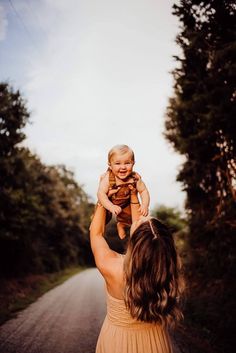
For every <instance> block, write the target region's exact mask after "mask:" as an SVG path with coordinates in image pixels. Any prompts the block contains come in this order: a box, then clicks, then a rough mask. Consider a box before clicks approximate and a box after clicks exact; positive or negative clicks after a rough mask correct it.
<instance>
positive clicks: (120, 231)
mask: <svg viewBox="0 0 236 353" xmlns="http://www.w3.org/2000/svg"><path fill="white" fill-rule="evenodd" d="M125 227H126V225H125V224H124V223H122V222H117V231H118V235H119V237H120V239H124V238H125V237H126V233H125Z"/></svg>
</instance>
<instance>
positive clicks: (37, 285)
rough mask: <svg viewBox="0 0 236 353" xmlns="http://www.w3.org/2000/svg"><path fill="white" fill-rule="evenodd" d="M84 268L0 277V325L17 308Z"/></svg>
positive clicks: (25, 305)
mask: <svg viewBox="0 0 236 353" xmlns="http://www.w3.org/2000/svg"><path fill="white" fill-rule="evenodd" d="M84 269H85V268H83V267H74V268H68V269H65V270H63V271H60V272H56V273H50V274H42V275H35V274H31V275H27V276H25V277H21V278H12V279H8V280H6V279H1V283H0V303H1V306H0V325H1V324H3V323H4V322H5V321H7V320H8V319H10V318H12V317H14V316H16V313H17V312H18V311H19V310H23V309H25V308H26V307H27V306H28V305H29V304H31V303H33V302H34V301H35V300H36V299H37V298H39V297H40V296H41V295H43V294H44V293H46V292H48V291H49V290H50V289H52V288H54V287H56V286H58V285H60V284H62V283H63V282H65V281H66V280H67V279H68V278H70V277H71V276H73V275H75V274H77V273H79V272H81V271H83V270H84Z"/></svg>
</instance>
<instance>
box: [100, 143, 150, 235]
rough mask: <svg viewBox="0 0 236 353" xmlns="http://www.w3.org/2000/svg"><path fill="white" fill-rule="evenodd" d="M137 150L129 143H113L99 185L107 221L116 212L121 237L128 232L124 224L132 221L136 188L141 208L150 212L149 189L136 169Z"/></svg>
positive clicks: (145, 211)
mask: <svg viewBox="0 0 236 353" xmlns="http://www.w3.org/2000/svg"><path fill="white" fill-rule="evenodd" d="M134 163H135V160H134V152H133V151H132V149H131V148H130V147H128V146H126V145H117V146H114V147H113V148H112V149H111V150H110V151H109V153H108V166H109V167H108V170H107V172H106V173H105V174H103V175H102V177H101V179H100V183H99V187H98V193H97V196H98V201H99V202H100V204H102V206H103V207H105V208H106V210H107V214H106V223H108V222H109V221H110V219H111V217H112V214H113V215H115V216H117V230H118V234H119V237H120V238H121V239H123V238H124V237H125V236H126V233H125V227H126V226H129V225H131V223H132V221H131V208H130V193H131V189H132V188H136V189H137V191H138V193H139V195H140V197H141V206H140V212H141V214H142V215H143V216H147V215H148V207H149V202H150V197H149V192H148V190H147V188H146V186H145V184H144V182H143V181H142V179H141V177H140V175H139V174H138V173H136V172H134V171H133V166H134Z"/></svg>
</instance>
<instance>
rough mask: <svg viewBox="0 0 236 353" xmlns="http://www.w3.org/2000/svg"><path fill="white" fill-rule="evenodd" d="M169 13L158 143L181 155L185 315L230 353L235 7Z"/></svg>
mask: <svg viewBox="0 0 236 353" xmlns="http://www.w3.org/2000/svg"><path fill="white" fill-rule="evenodd" d="M173 10H174V14H175V15H176V16H178V18H179V20H180V23H181V26H180V33H179V35H178V36H177V38H176V42H177V43H178V45H179V46H180V47H181V49H182V53H181V54H180V55H179V56H177V57H176V60H177V68H176V69H175V70H174V71H173V76H174V95H173V97H172V98H171V99H170V100H169V106H168V108H167V113H166V120H165V128H166V130H165V136H166V138H167V140H168V141H169V142H170V143H171V144H172V146H173V147H174V148H175V150H176V151H178V152H179V153H181V154H182V155H184V156H185V162H184V163H183V165H182V168H181V170H180V172H179V174H178V176H177V180H178V181H180V182H181V183H182V185H183V189H184V190H185V191H186V193H187V200H186V209H187V213H188V219H189V225H190V233H189V244H190V248H189V250H190V251H191V257H190V258H191V263H189V264H188V265H189V267H188V272H187V273H188V276H191V277H190V280H189V285H190V292H191V293H190V297H189V300H188V305H189V308H190V309H189V312H190V315H192V318H193V320H195V321H194V322H195V323H196V320H198V321H199V323H200V324H199V326H198V328H201V327H204V328H205V332H208V333H209V332H210V333H211V335H212V336H211V341H212V342H213V341H215V342H216V345H215V346H216V347H218V348H219V347H222V348H223V350H224V352H230V351H231V350H232V347H231V343H232V337H233V334H232V327H233V315H232V314H231V311H230V309H229V308H230V307H231V305H233V301H232V298H233V296H234V293H235V290H234V288H233V286H232V283H233V278H234V277H233V264H234V260H235V254H234V252H233V249H234V247H233V241H234V232H235V228H236V222H235V219H236V208H235V199H236V191H235V187H236V162H235V160H236V159H235V150H236V142H235V141H236V138H235V137H236V120H235V116H236V105H235V98H236V95H235V81H236V77H235V76H236V60H235V58H236V50H235V49H236V44H235V43H236V40H235V39H236V7H235V2H234V1H231V0H222V1H218V0H210V1H206V0H181V1H179V2H178V4H176V5H174V7H173ZM201 313H202V314H201ZM225 315H227V317H226V316H225ZM223 317H224V320H222V318H223ZM216 322H217V324H216ZM226 322H227V324H226ZM219 349H220V348H219ZM198 351H199V350H198ZM201 351H202V350H201Z"/></svg>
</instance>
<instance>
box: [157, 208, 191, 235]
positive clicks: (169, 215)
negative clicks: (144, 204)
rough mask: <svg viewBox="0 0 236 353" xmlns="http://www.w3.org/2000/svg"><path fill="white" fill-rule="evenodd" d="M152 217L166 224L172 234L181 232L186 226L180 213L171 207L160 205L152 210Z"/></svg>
mask: <svg viewBox="0 0 236 353" xmlns="http://www.w3.org/2000/svg"><path fill="white" fill-rule="evenodd" d="M152 216H153V217H156V218H158V219H159V220H160V221H161V222H163V223H164V224H166V225H167V226H168V227H169V228H170V230H171V231H172V232H173V233H176V232H178V231H181V230H183V229H184V228H186V226H187V222H186V220H185V218H184V217H183V216H182V215H181V212H180V211H179V210H178V209H176V208H173V207H167V206H164V205H160V206H158V207H156V208H154V210H153V211H152Z"/></svg>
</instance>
